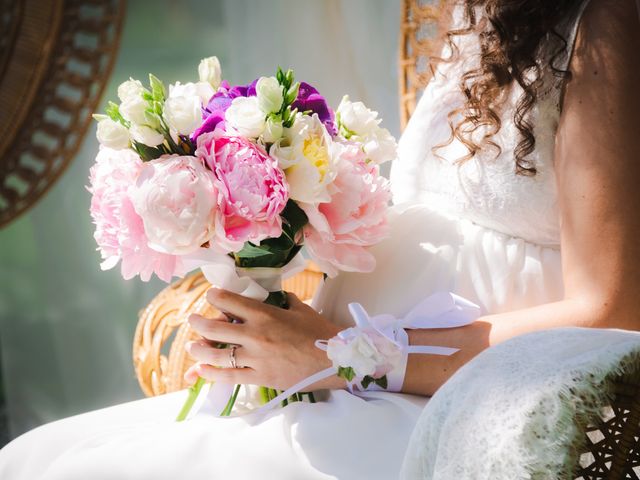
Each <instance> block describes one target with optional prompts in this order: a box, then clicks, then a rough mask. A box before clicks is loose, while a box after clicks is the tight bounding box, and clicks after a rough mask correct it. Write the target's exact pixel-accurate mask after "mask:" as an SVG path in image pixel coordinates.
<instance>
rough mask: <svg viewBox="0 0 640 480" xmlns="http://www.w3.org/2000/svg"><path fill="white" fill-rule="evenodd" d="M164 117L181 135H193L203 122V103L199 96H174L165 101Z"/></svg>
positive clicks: (170, 126)
mask: <svg viewBox="0 0 640 480" xmlns="http://www.w3.org/2000/svg"><path fill="white" fill-rule="evenodd" d="M163 115H164V119H165V121H166V122H167V125H169V128H171V129H172V130H175V131H176V132H177V133H179V134H180V135H191V133H193V131H194V130H195V129H196V128H198V127H199V126H200V124H201V123H202V104H201V102H200V97H197V96H186V97H180V96H174V97H169V98H167V100H166V101H165V102H164V113H163Z"/></svg>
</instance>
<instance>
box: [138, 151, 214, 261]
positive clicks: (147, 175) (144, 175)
mask: <svg viewBox="0 0 640 480" xmlns="http://www.w3.org/2000/svg"><path fill="white" fill-rule="evenodd" d="M129 196H130V198H131V201H132V203H133V206H134V208H135V211H136V213H137V214H138V215H140V216H141V217H142V221H143V224H144V232H145V234H146V236H147V239H148V244H149V247H151V248H152V249H154V250H156V251H158V252H162V253H169V254H173V255H183V254H188V253H192V252H194V251H196V250H197V249H198V248H200V246H201V245H202V244H203V243H205V242H207V241H208V240H209V239H210V238H211V237H212V236H213V234H214V231H215V214H216V205H217V203H216V198H217V192H216V189H215V187H214V184H213V174H212V173H211V171H209V170H207V169H206V168H205V167H204V166H203V165H202V162H200V161H199V160H198V159H197V158H196V157H191V156H183V157H180V156H178V155H172V156H164V157H161V158H158V159H156V160H151V161H149V162H146V163H145V164H144V166H143V167H142V170H141V171H140V175H139V176H138V180H137V182H136V185H135V186H134V187H133V188H132V189H131V191H130V193H129Z"/></svg>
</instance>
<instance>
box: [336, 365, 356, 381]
mask: <svg viewBox="0 0 640 480" xmlns="http://www.w3.org/2000/svg"><path fill="white" fill-rule="evenodd" d="M338 376H339V377H340V378H344V379H345V380H346V381H347V382H350V381H351V380H353V379H354V377H355V376H356V372H355V371H354V370H353V368H352V367H338Z"/></svg>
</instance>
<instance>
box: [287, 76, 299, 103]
mask: <svg viewBox="0 0 640 480" xmlns="http://www.w3.org/2000/svg"><path fill="white" fill-rule="evenodd" d="M299 89H300V83H299V82H296V84H295V85H294V86H293V87H291V88H289V90H287V94H286V95H285V97H284V101H285V103H286V104H287V105H291V104H292V103H293V102H295V101H296V98H298V90H299Z"/></svg>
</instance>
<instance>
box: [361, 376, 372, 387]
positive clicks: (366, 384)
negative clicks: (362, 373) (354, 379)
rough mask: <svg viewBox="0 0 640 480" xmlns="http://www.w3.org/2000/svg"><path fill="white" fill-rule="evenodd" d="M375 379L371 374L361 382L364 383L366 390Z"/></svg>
mask: <svg viewBox="0 0 640 480" xmlns="http://www.w3.org/2000/svg"><path fill="white" fill-rule="evenodd" d="M374 381H375V379H374V378H373V377H372V376H371V375H367V376H366V377H364V378H363V379H362V382H360V384H361V385H362V388H364V389H365V390H366V389H367V388H368V387H369V385H371V384H372V383H373V382H374Z"/></svg>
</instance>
